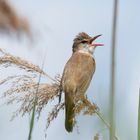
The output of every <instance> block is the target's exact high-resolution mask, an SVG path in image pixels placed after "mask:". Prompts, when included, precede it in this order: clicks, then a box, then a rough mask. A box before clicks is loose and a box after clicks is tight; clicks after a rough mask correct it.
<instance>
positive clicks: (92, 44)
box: [89, 35, 104, 47]
mask: <svg viewBox="0 0 140 140" xmlns="http://www.w3.org/2000/svg"><path fill="white" fill-rule="evenodd" d="M100 36H101V35H96V36H95V37H93V38H91V39H90V41H89V44H90V45H91V46H93V47H97V46H104V44H94V43H93V41H94V40H96V39H97V38H98V37H100Z"/></svg>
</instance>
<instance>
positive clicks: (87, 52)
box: [78, 47, 95, 57]
mask: <svg viewBox="0 0 140 140" xmlns="http://www.w3.org/2000/svg"><path fill="white" fill-rule="evenodd" d="M94 49H95V48H91V47H88V48H84V49H80V50H78V52H79V53H83V54H86V55H89V56H91V57H93V53H94Z"/></svg>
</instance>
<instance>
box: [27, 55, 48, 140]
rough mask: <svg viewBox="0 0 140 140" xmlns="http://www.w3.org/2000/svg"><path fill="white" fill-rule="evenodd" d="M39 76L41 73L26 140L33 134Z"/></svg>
mask: <svg viewBox="0 0 140 140" xmlns="http://www.w3.org/2000/svg"><path fill="white" fill-rule="evenodd" d="M45 57H46V55H45ZM45 57H44V59H43V63H42V70H43V67H44V62H45ZM41 74H42V72H41V73H40V74H39V79H38V85H37V89H36V93H35V98H34V104H33V111H32V117H31V121H30V129H29V135H28V140H31V139H32V132H33V128H34V120H35V111H36V102H37V93H38V88H39V84H40V80H41Z"/></svg>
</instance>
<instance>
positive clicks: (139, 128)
mask: <svg viewBox="0 0 140 140" xmlns="http://www.w3.org/2000/svg"><path fill="white" fill-rule="evenodd" d="M138 140H140V88H139V106H138Z"/></svg>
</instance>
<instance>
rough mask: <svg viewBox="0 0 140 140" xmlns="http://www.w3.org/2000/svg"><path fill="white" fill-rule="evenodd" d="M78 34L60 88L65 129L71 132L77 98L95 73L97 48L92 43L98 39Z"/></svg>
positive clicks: (83, 33) (83, 91)
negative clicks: (95, 52) (63, 107)
mask: <svg viewBox="0 0 140 140" xmlns="http://www.w3.org/2000/svg"><path fill="white" fill-rule="evenodd" d="M100 36H101V35H97V36H95V37H91V36H89V35H88V34H87V33H85V32H81V33H79V34H78V35H77V36H76V37H75V39H74V40H73V46H72V56H71V57H70V59H69V60H68V61H67V63H66V65H65V67H64V70H63V74H62V79H61V87H62V91H63V92H64V100H65V129H66V131H67V132H72V131H73V127H74V122H75V111H74V107H75V105H76V102H77V98H78V96H84V95H85V93H86V90H87V89H88V87H89V85H90V82H91V79H92V76H93V74H94V72H95V67H96V64H95V59H94V56H93V54H94V51H95V48H96V47H97V46H103V44H95V43H94V41H95V40H96V39H97V38H98V37H100Z"/></svg>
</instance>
